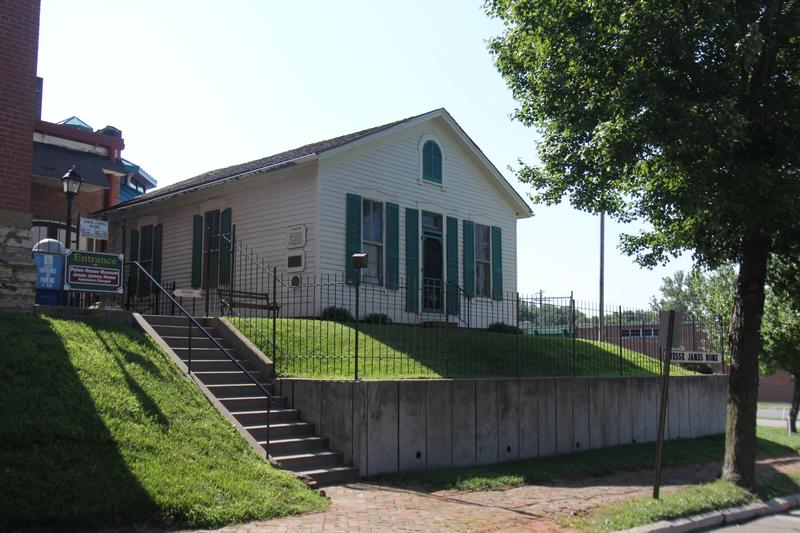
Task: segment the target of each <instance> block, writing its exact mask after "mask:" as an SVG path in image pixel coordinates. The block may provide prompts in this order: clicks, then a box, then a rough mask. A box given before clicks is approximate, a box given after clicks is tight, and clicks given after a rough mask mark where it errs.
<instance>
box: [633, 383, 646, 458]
mask: <svg viewBox="0 0 800 533" xmlns="http://www.w3.org/2000/svg"><path fill="white" fill-rule="evenodd" d="M647 383H648V382H647V380H645V379H641V378H640V379H632V380H630V384H631V420H632V427H631V431H632V434H631V442H634V443H636V442H645V441H646V440H647V429H646V428H647V426H646V423H645V417H646V414H645V408H646V405H647V404H646V399H645V396H646V394H647V393H646V391H647Z"/></svg>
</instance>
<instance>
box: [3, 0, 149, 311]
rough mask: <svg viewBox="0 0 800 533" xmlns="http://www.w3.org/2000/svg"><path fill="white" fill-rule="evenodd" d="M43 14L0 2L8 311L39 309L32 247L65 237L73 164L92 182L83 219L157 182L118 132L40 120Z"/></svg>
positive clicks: (26, 1) (25, 4)
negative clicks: (132, 158) (129, 157)
mask: <svg viewBox="0 0 800 533" xmlns="http://www.w3.org/2000/svg"><path fill="white" fill-rule="evenodd" d="M39 12H40V2H39V0H0V13H2V16H0V42H2V43H3V46H2V47H0V190H1V191H2V193H1V194H0V308H6V309H9V308H11V309H29V308H30V307H31V305H32V304H33V297H34V281H35V269H34V263H33V261H32V259H31V248H32V246H33V244H34V243H35V242H36V241H37V240H38V239H39V238H43V237H48V236H49V237H54V238H59V240H61V241H62V242H63V240H64V236H65V235H64V233H65V222H64V221H65V219H66V199H65V196H64V193H63V191H62V188H61V182H60V178H61V176H63V175H64V173H65V172H66V171H68V170H69V169H70V168H71V167H72V166H73V165H75V166H76V168H77V170H78V172H79V173H80V174H81V175H82V177H83V178H84V180H85V181H84V184H83V186H82V188H81V192H80V194H78V195H77V196H76V198H75V204H74V212H75V214H76V215H77V214H78V213H80V214H82V215H88V214H90V213H93V212H95V211H98V210H100V209H104V208H106V207H110V206H112V205H114V204H116V203H118V202H119V201H120V200H125V199H129V198H131V197H133V196H136V195H139V194H142V193H144V192H145V191H146V190H147V189H150V188H152V187H154V186H155V185H156V182H155V180H153V179H152V178H151V177H150V176H149V175H147V173H146V172H144V171H143V170H141V168H139V167H138V166H137V165H134V164H132V163H130V162H129V161H126V160H125V159H123V158H122V156H121V154H122V150H123V148H124V147H125V142H124V140H123V139H122V134H121V132H120V131H119V130H118V129H116V128H114V127H111V126H107V127H105V128H103V129H101V130H98V131H93V130H92V128H90V127H89V126H88V125H87V124H85V123H84V122H83V121H81V120H79V119H77V118H75V117H71V118H70V119H67V120H65V121H63V122H62V123H59V124H54V123H51V122H46V121H43V120H41V103H42V80H41V79H40V78H37V76H36V68H37V57H38V49H39ZM73 226H74V222H73ZM75 234H76V233H73V235H75ZM77 244H78V245H79V246H81V248H84V247H86V246H90V245H91V244H92V243H86V242H84V243H81V242H78V243H77Z"/></svg>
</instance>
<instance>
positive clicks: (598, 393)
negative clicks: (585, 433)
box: [588, 378, 606, 449]
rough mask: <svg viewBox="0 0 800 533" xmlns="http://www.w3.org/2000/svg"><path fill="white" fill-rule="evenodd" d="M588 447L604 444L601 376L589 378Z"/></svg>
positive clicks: (603, 397) (602, 383) (603, 384)
mask: <svg viewBox="0 0 800 533" xmlns="http://www.w3.org/2000/svg"><path fill="white" fill-rule="evenodd" d="M588 382H589V420H591V421H592V423H591V424H590V425H589V448H591V449H595V448H603V447H604V446H605V442H606V440H605V434H606V432H605V426H604V425H603V418H604V417H603V407H604V406H605V390H606V389H605V381H604V380H603V379H601V378H589V379H588Z"/></svg>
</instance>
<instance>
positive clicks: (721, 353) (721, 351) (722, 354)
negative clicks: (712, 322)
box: [717, 315, 725, 374]
mask: <svg viewBox="0 0 800 533" xmlns="http://www.w3.org/2000/svg"><path fill="white" fill-rule="evenodd" d="M717 323H718V324H719V357H720V359H721V360H722V373H723V374H724V373H725V331H724V330H723V329H722V315H717Z"/></svg>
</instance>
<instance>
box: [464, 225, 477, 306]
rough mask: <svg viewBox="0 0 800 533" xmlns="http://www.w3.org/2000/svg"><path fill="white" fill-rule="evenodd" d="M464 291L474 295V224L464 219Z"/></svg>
mask: <svg viewBox="0 0 800 533" xmlns="http://www.w3.org/2000/svg"><path fill="white" fill-rule="evenodd" d="M463 255H464V291H466V293H467V294H468V295H469V296H470V297H472V296H475V224H474V223H473V222H472V221H471V220H465V221H464V251H463Z"/></svg>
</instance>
